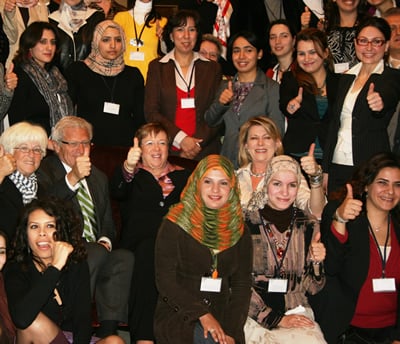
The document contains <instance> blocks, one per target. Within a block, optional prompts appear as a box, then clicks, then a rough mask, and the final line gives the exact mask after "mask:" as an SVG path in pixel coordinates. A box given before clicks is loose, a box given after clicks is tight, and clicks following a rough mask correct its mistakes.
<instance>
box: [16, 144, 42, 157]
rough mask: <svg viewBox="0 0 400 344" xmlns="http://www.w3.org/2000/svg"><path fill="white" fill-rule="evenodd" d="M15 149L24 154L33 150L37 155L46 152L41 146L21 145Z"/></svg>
mask: <svg viewBox="0 0 400 344" xmlns="http://www.w3.org/2000/svg"><path fill="white" fill-rule="evenodd" d="M14 149H16V150H19V151H20V152H21V153H22V154H29V153H30V152H32V153H33V154H35V155H43V154H44V152H43V151H42V149H41V148H39V147H35V148H29V147H27V146H21V147H14Z"/></svg>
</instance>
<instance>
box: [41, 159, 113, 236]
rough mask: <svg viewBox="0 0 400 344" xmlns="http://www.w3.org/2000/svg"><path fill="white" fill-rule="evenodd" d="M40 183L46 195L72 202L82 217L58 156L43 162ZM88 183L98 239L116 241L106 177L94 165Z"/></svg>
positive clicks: (87, 179) (74, 193) (87, 178)
mask: <svg viewBox="0 0 400 344" xmlns="http://www.w3.org/2000/svg"><path fill="white" fill-rule="evenodd" d="M36 174H37V177H38V183H39V185H40V187H41V188H43V190H44V192H45V193H46V195H49V196H54V197H57V198H59V199H61V200H65V201H70V202H71V204H72V206H73V208H74V209H75V210H76V211H77V213H78V214H80V216H82V213H81V208H80V206H79V203H78V200H77V198H76V192H74V191H72V190H71V189H70V188H69V187H68V185H67V183H66V181H65V175H66V174H67V172H66V170H65V168H64V166H63V164H62V163H61V160H60V159H59V158H58V157H57V156H56V155H49V156H47V157H46V158H45V159H43V160H42V163H41V164H40V167H39V169H38V170H37V172H36ZM86 182H87V184H88V188H89V191H90V195H91V196H92V200H93V204H94V208H95V212H96V221H97V233H96V237H97V239H99V238H100V237H101V236H106V237H108V238H109V239H110V240H111V241H114V240H115V237H116V230H115V225H114V221H113V218H112V213H111V203H110V195H109V191H108V180H107V177H106V175H105V174H104V173H103V172H101V171H100V170H99V169H98V168H96V167H95V166H93V165H92V169H91V173H90V175H89V176H88V177H86Z"/></svg>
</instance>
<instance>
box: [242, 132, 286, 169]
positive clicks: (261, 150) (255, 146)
mask: <svg viewBox="0 0 400 344" xmlns="http://www.w3.org/2000/svg"><path fill="white" fill-rule="evenodd" d="M280 145H281V142H280V140H274V139H273V138H272V137H271V135H270V134H269V133H268V132H267V131H266V130H265V129H264V128H263V127H262V126H261V125H253V126H251V127H250V128H249V132H248V135H247V141H246V144H245V147H246V150H247V152H248V153H249V154H250V157H251V161H252V162H253V163H257V162H264V163H265V164H267V163H268V162H269V161H270V160H271V159H272V157H273V156H274V155H275V153H276V150H277V148H278V147H279V146H280Z"/></svg>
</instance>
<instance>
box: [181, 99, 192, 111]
mask: <svg viewBox="0 0 400 344" xmlns="http://www.w3.org/2000/svg"><path fill="white" fill-rule="evenodd" d="M181 107H182V109H194V98H182V99H181Z"/></svg>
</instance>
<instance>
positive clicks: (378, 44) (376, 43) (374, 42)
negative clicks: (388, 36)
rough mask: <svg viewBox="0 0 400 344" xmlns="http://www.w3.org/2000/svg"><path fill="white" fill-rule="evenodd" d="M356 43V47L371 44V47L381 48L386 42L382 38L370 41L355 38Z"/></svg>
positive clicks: (364, 38)
mask: <svg viewBox="0 0 400 344" xmlns="http://www.w3.org/2000/svg"><path fill="white" fill-rule="evenodd" d="M356 42H357V44H358V45H360V46H362V47H366V46H367V45H368V44H370V43H371V45H372V46H373V47H375V48H378V47H381V46H382V45H384V44H385V42H386V40H384V39H383V38H373V39H371V40H369V39H368V38H366V37H361V38H356Z"/></svg>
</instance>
